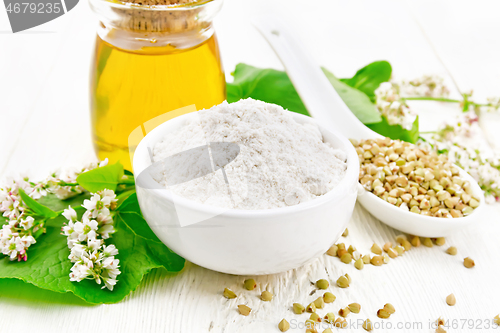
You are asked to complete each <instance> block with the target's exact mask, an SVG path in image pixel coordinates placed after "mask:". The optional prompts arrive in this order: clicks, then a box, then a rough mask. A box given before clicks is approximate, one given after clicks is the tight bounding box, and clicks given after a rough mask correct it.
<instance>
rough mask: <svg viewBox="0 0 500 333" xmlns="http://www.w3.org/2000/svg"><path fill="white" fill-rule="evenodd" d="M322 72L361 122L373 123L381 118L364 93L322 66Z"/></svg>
mask: <svg viewBox="0 0 500 333" xmlns="http://www.w3.org/2000/svg"><path fill="white" fill-rule="evenodd" d="M323 72H324V73H325V75H326V77H327V78H328V81H330V83H331V84H332V86H333V87H334V88H335V90H336V91H337V93H338V94H339V95H340V97H341V98H342V100H343V101H344V103H345V104H346V105H347V106H348V107H349V109H350V110H351V112H352V113H354V115H355V116H356V117H357V118H358V119H359V120H360V121H361V122H362V123H363V124H374V123H378V122H380V121H381V120H382V117H381V116H380V112H378V110H377V108H376V107H375V105H374V104H373V103H372V102H371V101H370V99H369V98H368V96H367V95H366V94H365V93H363V92H362V91H360V90H358V89H355V88H353V87H351V86H349V85H347V84H346V83H344V82H342V81H340V80H339V79H338V78H336V77H335V75H333V74H332V73H331V72H329V71H328V70H327V69H326V68H323Z"/></svg>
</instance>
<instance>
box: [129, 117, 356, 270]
mask: <svg viewBox="0 0 500 333" xmlns="http://www.w3.org/2000/svg"><path fill="white" fill-rule="evenodd" d="M290 114H291V115H292V116H293V118H294V119H295V120H296V121H297V122H299V123H304V122H311V121H314V120H313V119H312V118H310V117H307V116H304V115H301V114H297V113H293V112H290ZM192 116H193V113H191V114H185V115H182V116H179V117H177V118H174V119H172V120H169V121H167V122H165V123H163V124H162V125H160V126H158V127H157V128H155V129H154V130H153V131H151V132H150V133H148V135H146V137H145V138H144V139H143V140H142V141H141V143H140V144H139V146H138V147H137V149H136V151H135V154H134V163H133V164H134V174H135V175H136V177H137V175H139V174H141V172H142V171H144V170H145V169H146V168H147V167H148V166H150V165H151V160H150V156H149V152H148V147H153V146H154V145H155V143H157V142H158V141H160V140H161V139H162V138H163V137H164V135H165V134H166V133H168V132H172V131H175V130H177V129H178V128H180V127H181V126H183V125H184V124H185V123H186V120H187V119H189V117H192ZM320 131H321V133H322V134H323V137H324V140H325V141H327V142H329V143H330V144H331V145H332V146H333V147H335V148H339V149H342V150H343V151H345V152H346V153H347V170H346V174H345V176H344V178H343V179H342V180H341V182H340V183H339V184H338V186H337V187H336V188H334V189H333V190H332V191H330V192H328V193H326V194H325V195H323V196H321V197H318V198H316V199H314V200H310V201H308V202H304V203H301V204H298V205H295V206H289V207H284V208H275V209H266V210H237V209H232V210H226V211H222V212H221V211H220V209H217V208H215V207H212V206H208V205H204V204H200V203H197V202H194V201H191V200H187V199H184V198H181V197H179V196H176V195H174V194H172V193H171V192H169V191H167V190H163V189H152V188H144V187H141V186H136V188H137V197H138V200H139V204H140V207H141V211H142V214H143V215H144V218H145V219H146V221H147V222H148V224H149V226H150V227H151V229H152V230H153V231H154V233H155V234H156V235H157V236H158V238H160V240H161V241H162V242H163V243H165V245H167V246H168V247H169V248H170V249H172V250H173V251H175V252H176V253H177V254H179V255H181V256H182V257H184V258H186V259H187V260H189V261H191V262H193V263H195V264H197V265H200V266H203V267H206V268H209V269H212V270H215V271H219V272H223V273H229V274H241V275H257V274H272V273H278V272H283V271H287V270H290V269H293V268H297V267H300V266H302V265H304V264H306V263H308V262H310V261H311V260H313V259H315V258H317V257H318V256H320V255H322V254H323V253H325V252H326V250H328V248H329V247H330V246H331V245H332V244H333V243H334V242H335V241H336V240H337V239H338V238H339V236H340V234H341V233H342V232H343V231H344V229H345V227H346V225H347V223H348V222H349V219H350V218H351V215H352V211H353V209H354V204H355V202H356V195H357V183H358V174H359V160H358V156H357V154H356V151H355V150H354V148H353V146H352V145H351V143H350V142H349V141H348V140H347V139H346V138H344V137H343V136H341V135H339V134H336V133H332V132H331V131H328V130H326V129H324V128H322V127H321V126H320ZM141 177H145V178H143V180H144V179H145V181H146V182H149V183H151V184H153V183H154V180H153V179H152V178H151V177H150V176H149V175H146V176H141ZM146 187H148V186H146ZM174 199H175V203H174ZM176 207H177V209H179V207H180V208H182V210H184V211H186V210H187V211H189V212H190V213H192V214H200V215H215V216H213V217H212V218H210V219H208V220H205V221H201V222H199V223H196V224H194V225H189V226H184V227H183V226H181V225H180V223H179V218H178V216H177V213H176Z"/></svg>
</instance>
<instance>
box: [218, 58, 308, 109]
mask: <svg viewBox="0 0 500 333" xmlns="http://www.w3.org/2000/svg"><path fill="white" fill-rule="evenodd" d="M233 76H234V82H233V83H228V84H227V101H228V103H233V102H237V101H239V100H240V99H245V98H248V97H251V98H253V99H258V100H261V101H264V102H267V103H274V104H278V105H281V106H282V107H283V108H285V109H287V110H290V111H293V112H297V113H301V114H305V115H306V116H308V115H309V113H308V112H307V109H306V107H305V106H304V103H302V100H301V99H300V97H299V94H297V91H295V88H294V87H293V84H292V81H290V79H289V78H288V75H287V74H286V73H285V72H282V71H277V70H275V69H262V68H256V67H253V66H249V65H246V64H238V65H236V69H235V70H234V72H233Z"/></svg>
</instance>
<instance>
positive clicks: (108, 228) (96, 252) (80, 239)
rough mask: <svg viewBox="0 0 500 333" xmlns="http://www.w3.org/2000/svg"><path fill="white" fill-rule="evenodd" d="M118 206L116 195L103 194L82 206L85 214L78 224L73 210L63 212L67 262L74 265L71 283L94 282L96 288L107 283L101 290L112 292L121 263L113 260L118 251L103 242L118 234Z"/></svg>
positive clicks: (112, 193) (86, 201)
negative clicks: (86, 280) (115, 223)
mask: <svg viewBox="0 0 500 333" xmlns="http://www.w3.org/2000/svg"><path fill="white" fill-rule="evenodd" d="M116 203H117V199H116V194H115V193H114V192H113V191H111V190H103V191H101V192H98V193H95V194H93V195H92V197H91V198H90V200H85V201H84V202H83V205H82V206H83V207H84V208H85V209H86V211H85V213H84V214H83V216H82V218H81V221H78V217H77V214H76V211H75V210H74V209H73V208H71V207H69V208H68V209H65V210H64V213H63V215H64V217H66V219H68V224H67V225H65V226H64V227H63V228H62V231H63V234H64V235H66V236H67V238H68V239H67V242H68V247H69V249H70V251H71V253H70V255H69V257H68V258H69V259H70V260H71V262H73V263H74V265H73V267H72V268H71V273H70V274H69V276H70V281H77V282H80V281H82V280H83V279H92V280H95V281H96V282H97V284H101V282H104V286H103V287H102V288H108V289H109V290H113V287H114V286H115V284H116V282H117V280H116V277H117V276H118V275H119V274H120V270H119V267H120V266H119V265H118V264H119V262H120V261H119V260H118V259H116V258H115V257H114V256H115V255H116V254H118V250H117V249H116V247H115V246H114V245H112V244H111V245H107V246H106V245H105V244H104V240H105V239H108V238H109V237H110V235H111V234H113V233H114V232H115V229H114V227H113V216H112V214H113V213H112V210H114V209H115V208H116Z"/></svg>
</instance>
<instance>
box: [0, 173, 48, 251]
mask: <svg viewBox="0 0 500 333" xmlns="http://www.w3.org/2000/svg"><path fill="white" fill-rule="evenodd" d="M20 189H22V190H24V191H25V192H26V194H28V195H32V196H33V193H35V194H39V192H37V190H36V186H35V185H33V183H30V182H29V180H28V179H27V178H26V179H23V180H19V181H12V183H11V184H10V185H8V186H4V187H2V188H0V212H2V213H3V216H4V217H5V218H6V219H7V223H6V224H4V225H3V226H2V228H1V229H0V252H2V253H3V254H4V255H6V256H9V258H10V260H16V259H17V260H18V261H21V260H23V261H26V260H27V259H28V255H27V253H26V250H27V249H28V248H29V247H30V246H31V245H33V244H35V243H36V240H35V237H33V235H34V234H35V233H37V232H38V231H39V230H42V229H43V221H35V219H34V218H33V217H32V216H30V215H29V214H28V210H27V207H26V206H25V205H24V203H23V201H22V199H21V196H20V194H19V190H20ZM42 193H43V192H42Z"/></svg>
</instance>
